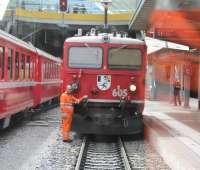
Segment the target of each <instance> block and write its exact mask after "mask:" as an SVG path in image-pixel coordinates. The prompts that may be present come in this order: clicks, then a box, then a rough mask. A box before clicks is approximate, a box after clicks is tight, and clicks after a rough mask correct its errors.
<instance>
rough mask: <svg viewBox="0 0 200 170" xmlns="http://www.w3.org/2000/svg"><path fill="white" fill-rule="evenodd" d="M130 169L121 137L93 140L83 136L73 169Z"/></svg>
mask: <svg viewBox="0 0 200 170" xmlns="http://www.w3.org/2000/svg"><path fill="white" fill-rule="evenodd" d="M89 169H90V170H91V169H93V170H95V169H101V170H103V169H105V170H109V169H110V170H111V169H115V170H117V169H119V170H131V167H130V164H129V161H128V158H127V155H126V152H125V149H124V146H123V143H122V141H121V139H120V138H119V139H118V140H116V141H114V142H94V141H90V140H89V138H84V140H83V143H82V146H81V150H80V153H79V157H78V160H77V164H76V167H75V170H89Z"/></svg>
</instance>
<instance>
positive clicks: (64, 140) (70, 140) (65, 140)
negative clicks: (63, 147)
mask: <svg viewBox="0 0 200 170" xmlns="http://www.w3.org/2000/svg"><path fill="white" fill-rule="evenodd" d="M72 141H73V140H72V139H71V138H68V139H63V142H68V143H71V142H72Z"/></svg>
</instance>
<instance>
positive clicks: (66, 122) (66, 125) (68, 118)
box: [62, 108, 73, 141]
mask: <svg viewBox="0 0 200 170" xmlns="http://www.w3.org/2000/svg"><path fill="white" fill-rule="evenodd" d="M72 117H73V108H72V109H67V110H66V109H65V112H64V113H62V136H63V140H64V141H67V140H69V139H70V137H69V132H70V130H71V124H72Z"/></svg>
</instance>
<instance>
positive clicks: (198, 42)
mask: <svg viewBox="0 0 200 170" xmlns="http://www.w3.org/2000/svg"><path fill="white" fill-rule="evenodd" d="M199 16H200V8H196V9H195V8H193V9H184V10H155V11H154V12H153V13H152V15H151V17H150V25H151V30H152V31H154V32H155V36H156V37H157V38H164V39H166V40H168V41H173V42H176V43H180V44H185V45H188V46H190V47H192V48H200V25H199V22H200V17H199Z"/></svg>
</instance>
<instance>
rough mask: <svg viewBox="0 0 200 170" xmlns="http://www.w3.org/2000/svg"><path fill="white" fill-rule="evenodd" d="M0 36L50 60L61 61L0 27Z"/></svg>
mask: <svg viewBox="0 0 200 170" xmlns="http://www.w3.org/2000/svg"><path fill="white" fill-rule="evenodd" d="M0 38H3V39H5V40H7V41H10V42H12V43H14V44H16V45H19V46H22V47H24V48H26V49H27V50H30V51H32V52H35V53H38V54H39V55H42V56H44V57H45V58H48V59H50V60H54V61H57V62H59V63H61V62H62V60H61V59H60V58H57V57H54V56H53V55H51V54H49V53H47V52H45V51H42V50H40V49H38V48H36V47H35V46H33V45H32V44H29V43H26V42H25V41H23V40H21V39H19V38H17V37H15V36H13V35H11V34H8V33H7V32H5V31H3V30H1V29H0Z"/></svg>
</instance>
